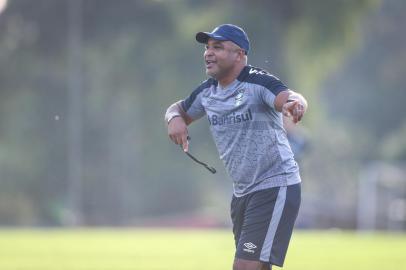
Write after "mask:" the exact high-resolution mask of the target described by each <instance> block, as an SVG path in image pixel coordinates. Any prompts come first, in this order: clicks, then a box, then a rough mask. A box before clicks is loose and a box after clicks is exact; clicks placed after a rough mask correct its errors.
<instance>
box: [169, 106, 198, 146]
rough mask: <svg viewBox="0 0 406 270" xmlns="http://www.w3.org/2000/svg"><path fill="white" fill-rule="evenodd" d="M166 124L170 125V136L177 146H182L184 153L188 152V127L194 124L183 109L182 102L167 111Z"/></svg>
mask: <svg viewBox="0 0 406 270" xmlns="http://www.w3.org/2000/svg"><path fill="white" fill-rule="evenodd" d="M165 122H166V123H167V125H168V136H169V138H170V139H171V140H172V141H173V142H174V143H176V144H179V145H182V148H183V151H185V152H187V151H188V140H187V137H188V130H187V126H188V125H189V124H190V123H192V122H193V119H192V118H190V117H189V116H188V115H187V114H186V113H185V112H184V111H183V109H182V106H181V101H178V102H175V103H173V104H172V105H171V106H169V108H168V109H167V110H166V113H165Z"/></svg>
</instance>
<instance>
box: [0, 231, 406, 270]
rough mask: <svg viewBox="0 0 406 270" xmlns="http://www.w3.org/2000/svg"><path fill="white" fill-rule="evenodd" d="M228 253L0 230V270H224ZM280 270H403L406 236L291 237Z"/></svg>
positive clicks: (200, 240) (158, 238)
mask: <svg viewBox="0 0 406 270" xmlns="http://www.w3.org/2000/svg"><path fill="white" fill-rule="evenodd" d="M233 252H234V246H233V240H232V235H231V232H230V231H227V230H181V229H178V230H161V229H156V230H145V229H122V230H114V229H89V230H86V229H85V230H7V229H3V230H0V270H17V269H18V270H34V269H35V270H96V269H97V270H124V269H135V270H138V269H139V270H186V269H187V270H207V269H210V270H223V269H227V270H230V269H231V262H232V260H233ZM275 269H278V268H277V267H275ZM283 269H287V270H306V269H309V270H335V269H337V270H338V269H340V270H342V269H351V270H375V269H383V270H402V269H406V234H356V233H350V232H338V231H333V232H327V231H326V232H315V231H298V230H296V231H295V233H294V235H293V238H292V241H291V245H290V248H289V251H288V255H287V258H286V261H285V266H284V268H283Z"/></svg>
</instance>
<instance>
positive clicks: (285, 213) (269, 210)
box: [236, 184, 300, 266]
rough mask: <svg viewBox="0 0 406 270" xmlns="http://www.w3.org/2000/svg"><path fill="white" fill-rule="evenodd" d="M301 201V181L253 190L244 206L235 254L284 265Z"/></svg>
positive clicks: (246, 258) (240, 257) (243, 257)
mask: <svg viewBox="0 0 406 270" xmlns="http://www.w3.org/2000/svg"><path fill="white" fill-rule="evenodd" d="M295 186H296V187H295ZM299 205H300V184H298V185H294V186H288V187H277V188H270V189H266V190H261V191H258V192H255V193H253V194H252V197H251V198H250V199H249V201H248V202H247V206H246V209H245V215H244V222H243V225H242V227H241V233H240V236H239V239H238V243H237V250H236V258H239V259H244V260H251V261H261V262H264V263H266V264H275V265H278V266H282V265H283V261H284V258H285V255H286V250H287V246H288V244H289V240H290V236H291V233H292V230H293V225H294V222H295V220H296V217H297V212H298V208H299Z"/></svg>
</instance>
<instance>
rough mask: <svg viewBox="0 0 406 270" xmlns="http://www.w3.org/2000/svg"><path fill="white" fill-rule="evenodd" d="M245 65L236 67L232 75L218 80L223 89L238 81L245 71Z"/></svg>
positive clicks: (231, 72)
mask: <svg viewBox="0 0 406 270" xmlns="http://www.w3.org/2000/svg"><path fill="white" fill-rule="evenodd" d="M243 68H244V65H239V66H236V68H234V69H233V70H231V71H230V73H229V74H228V75H227V76H225V77H224V78H221V79H218V82H219V84H220V86H221V87H222V88H225V87H226V86H228V85H230V84H231V83H232V82H233V81H234V80H235V79H237V77H238V75H240V73H241V71H242V70H243Z"/></svg>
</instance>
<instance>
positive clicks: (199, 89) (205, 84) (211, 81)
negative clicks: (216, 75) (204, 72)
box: [182, 78, 217, 112]
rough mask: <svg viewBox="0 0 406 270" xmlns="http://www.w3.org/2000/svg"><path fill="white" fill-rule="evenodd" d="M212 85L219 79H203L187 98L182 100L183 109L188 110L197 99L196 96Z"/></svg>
mask: <svg viewBox="0 0 406 270" xmlns="http://www.w3.org/2000/svg"><path fill="white" fill-rule="evenodd" d="M212 85H217V81H216V80H214V79H213V78H210V79H207V80H205V81H203V82H202V83H201V84H200V85H199V86H198V87H197V88H196V89H195V90H194V91H193V92H192V93H191V94H190V95H189V96H188V97H187V98H186V99H185V100H183V101H182V109H183V110H184V111H185V112H186V111H187V110H188V109H189V108H190V106H192V104H193V102H194V101H195V100H196V97H197V96H198V95H199V94H200V93H201V92H202V91H203V90H204V89H207V88H209V87H211V86H212Z"/></svg>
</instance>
